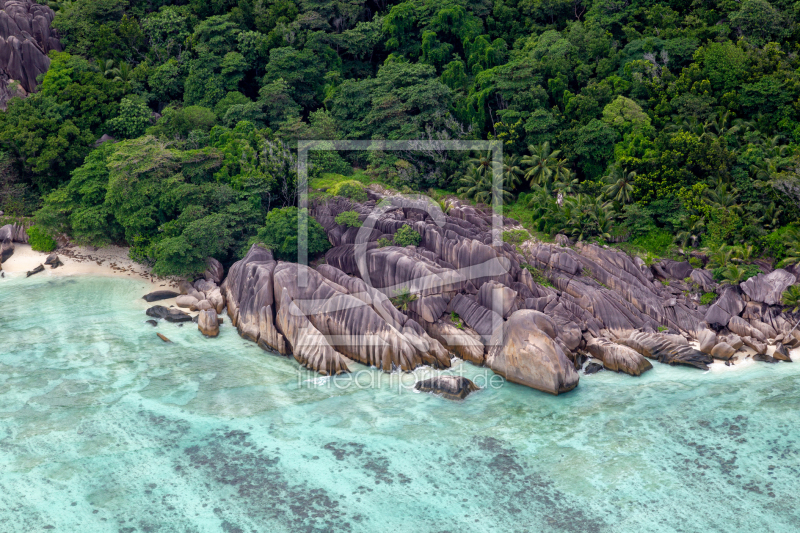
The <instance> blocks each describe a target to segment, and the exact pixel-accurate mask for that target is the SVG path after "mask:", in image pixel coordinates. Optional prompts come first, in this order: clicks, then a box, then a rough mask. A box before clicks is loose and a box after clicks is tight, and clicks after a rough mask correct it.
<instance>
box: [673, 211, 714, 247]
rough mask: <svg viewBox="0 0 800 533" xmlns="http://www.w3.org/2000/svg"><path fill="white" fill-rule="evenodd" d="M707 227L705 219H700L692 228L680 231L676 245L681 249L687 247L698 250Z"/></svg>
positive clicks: (676, 238) (676, 236) (676, 237)
mask: <svg viewBox="0 0 800 533" xmlns="http://www.w3.org/2000/svg"><path fill="white" fill-rule="evenodd" d="M705 227H706V219H705V217H700V218H698V219H697V220H696V221H695V222H694V223H693V224H692V225H691V226H688V227H687V228H686V229H683V230H681V231H679V232H678V234H677V235H675V244H677V245H678V246H680V247H681V248H685V247H687V246H692V247H693V248H696V247H697V245H698V244H699V242H700V237H701V236H702V234H703V230H705Z"/></svg>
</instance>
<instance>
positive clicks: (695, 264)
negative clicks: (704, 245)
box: [689, 257, 703, 268]
mask: <svg viewBox="0 0 800 533" xmlns="http://www.w3.org/2000/svg"><path fill="white" fill-rule="evenodd" d="M689 264H690V265H692V268H703V262H702V261H701V260H700V258H699V257H690V258H689Z"/></svg>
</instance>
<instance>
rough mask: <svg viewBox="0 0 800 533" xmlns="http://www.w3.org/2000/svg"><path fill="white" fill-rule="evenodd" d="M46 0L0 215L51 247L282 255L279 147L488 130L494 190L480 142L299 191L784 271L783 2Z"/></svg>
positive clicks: (170, 266) (791, 160) (787, 252)
mask: <svg viewBox="0 0 800 533" xmlns="http://www.w3.org/2000/svg"><path fill="white" fill-rule="evenodd" d="M50 4H51V5H52V7H53V8H54V9H55V10H56V17H55V20H54V21H53V26H54V27H55V28H56V29H57V30H58V32H59V35H60V36H61V38H62V43H63V47H64V50H65V51H64V52H62V53H55V52H53V53H51V65H50V69H49V71H48V72H47V73H46V74H45V75H43V76H42V78H41V80H40V86H39V90H38V91H37V92H35V93H32V94H30V95H29V96H28V97H27V98H25V99H19V98H14V99H12V100H11V101H10V102H9V105H8V109H7V111H6V112H4V113H0V145H2V154H1V155H2V158H0V210H3V211H5V215H9V216H14V217H31V216H32V217H34V220H35V227H36V228H39V230H41V231H42V232H44V233H46V234H47V235H48V236H49V237H50V238H55V237H57V236H60V235H67V236H69V238H70V239H71V240H73V241H75V242H78V243H81V244H92V245H96V246H102V245H106V244H110V243H117V244H125V245H128V246H130V247H131V256H132V257H133V258H135V259H137V260H139V261H142V262H147V263H149V264H152V265H154V266H155V268H156V270H157V271H158V272H159V273H163V274H188V273H192V272H195V271H197V270H198V269H202V267H203V264H204V260H205V257H207V256H213V257H216V258H218V259H220V260H221V261H223V262H225V263H230V262H232V261H234V260H236V259H238V257H239V256H240V254H241V251H242V249H243V248H244V247H246V245H247V243H249V242H252V241H253V239H256V238H257V236H259V235H260V236H264V238H267V237H269V238H270V239H274V240H273V241H271V245H273V246H276V247H277V248H278V249H281V250H283V251H282V252H281V253H289V251H290V250H292V249H295V248H296V246H295V247H293V246H292V245H291V243H287V241H285V240H281V238H280V237H279V236H277V235H278V234H279V233H280V232H279V231H277V230H276V228H274V227H270V225H272V224H277V225H278V226H281V227H282V225H283V224H284V222H285V218H286V216H287V215H286V214H285V213H288V211H283V210H284V209H287V208H294V207H296V205H297V196H298V195H297V186H296V183H297V175H296V163H297V156H296V150H295V143H296V142H297V141H298V140H302V139H332V140H351V139H362V140H365V139H416V140H425V141H434V142H435V141H441V140H459V139H461V140H471V139H489V140H496V141H499V142H501V143H502V147H503V160H502V177H503V185H502V187H501V188H500V189H499V190H495V188H494V186H493V180H492V177H493V176H492V165H491V158H490V156H488V155H487V154H486V153H477V152H475V153H460V152H448V151H444V150H437V149H419V150H408V151H399V152H383V151H379V150H375V151H361V152H357V151H352V152H342V153H337V152H333V151H318V152H312V153H310V155H309V178H310V185H311V189H312V194H315V195H316V194H317V191H319V192H322V193H323V194H324V195H333V196H336V195H339V196H345V197H348V198H351V199H353V200H356V201H364V200H366V197H367V195H366V190H365V186H366V185H368V184H371V183H380V184H382V185H384V186H388V187H392V188H394V189H396V190H398V191H400V192H422V191H428V190H434V191H435V192H436V195H437V198H436V199H437V200H439V199H441V198H444V197H446V196H447V195H461V196H462V197H464V198H467V199H469V200H472V201H474V202H480V203H484V204H495V206H496V204H497V203H498V200H499V199H502V200H503V204H504V205H503V207H502V212H503V214H504V215H506V216H509V217H512V218H514V219H516V220H518V221H519V222H520V223H521V224H522V225H523V227H524V228H525V229H526V230H528V232H529V233H530V234H531V235H532V236H533V237H535V238H539V239H544V240H551V239H553V238H555V236H556V235H558V234H563V235H565V236H566V237H568V238H569V239H571V240H572V241H573V242H575V241H587V242H598V243H601V244H606V245H609V246H613V247H617V248H620V249H622V250H625V251H626V252H628V253H632V254H636V255H639V256H640V257H641V258H642V259H643V260H644V261H645V263H646V264H652V263H653V262H654V261H656V260H657V258H661V257H672V258H680V259H681V260H688V261H690V262H692V265H693V266H695V267H698V268H699V267H703V266H706V267H708V268H711V269H712V270H713V271H714V273H715V274H714V276H715V279H718V280H719V281H723V280H724V281H728V282H730V283H734V282H736V281H737V280H745V279H747V278H748V277H750V276H752V275H755V273H757V272H756V269H757V266H756V262H757V261H766V263H767V264H769V265H771V266H772V267H775V266H779V265H780V266H791V265H793V264H795V263H798V262H800V178H799V177H798V169H800V107H798V103H797V102H798V101H800V58H799V57H798V50H797V47H796V43H797V41H798V38H800V25H798V23H797V21H798V20H800V4H798V3H797V2H793V1H790V0H769V1H768V0H742V1H741V2H730V1H728V0H710V1H707V2H689V1H683V0H674V1H673V0H671V1H668V2H656V1H653V0H630V1H626V2H612V1H609V0H547V1H544V0H511V1H507V2H506V1H500V0H493V1H488V2H482V3H476V2H466V1H464V0H445V1H444V2H439V3H433V4H431V3H427V2H423V1H422V0H404V1H396V0H393V1H391V2H377V3H376V2H374V1H372V0H370V1H366V2H350V3H347V2H340V1H338V0H320V1H315V2H296V1H293V0H287V1H272V0H220V1H214V2H202V1H198V0H181V1H177V2H165V1H162V0H158V1H151V0H148V1H146V2H145V1H143V0H103V1H102V2H98V1H93V0H75V1H72V2H51V3H50ZM103 135H106V136H110V138H109V137H105V138H104V139H105V140H106V141H107V142H103V143H99V139H100V138H101V137H102V136H103ZM497 208H498V209H499V206H497ZM272 213H280V215H276V216H277V217H278V219H280V221H278V219H270V218H269V216H270V215H272ZM276 231H277V233H276ZM408 237H412V236H410V235H409V236H408ZM402 239H404V240H403V241H402V242H406V240H405V237H402ZM412 241H413V238H412ZM412 241H408V242H409V243H412ZM395 242H397V239H395ZM398 245H402V244H400V243H398ZM285 257H288V256H285Z"/></svg>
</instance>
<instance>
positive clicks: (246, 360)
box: [0, 274, 800, 533]
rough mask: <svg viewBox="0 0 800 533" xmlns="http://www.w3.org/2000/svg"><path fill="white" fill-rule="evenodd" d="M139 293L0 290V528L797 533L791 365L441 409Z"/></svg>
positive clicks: (655, 374) (491, 398)
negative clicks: (171, 314)
mask: <svg viewBox="0 0 800 533" xmlns="http://www.w3.org/2000/svg"><path fill="white" fill-rule="evenodd" d="M144 292H145V288H144V284H143V283H141V282H137V281H133V280H126V279H111V278H97V277H94V278H89V277H76V278H54V277H51V276H47V275H45V274H40V275H39V276H37V277H34V278H30V279H23V278H19V277H17V278H13V279H0V317H1V318H0V320H1V321H0V531H2V532H26V533H27V532H30V531H51V530H55V531H68V532H72V531H81V532H94V531H98V532H106V531H108V532H173V531H174V532H217V531H224V532H262V531H264V532H280V531H292V532H295V531H309V532H310V531H336V532H338V531H354V532H356V531H364V532H377V531H390V532H400V531H402V532H445V531H453V532H455V531H486V532H506V531H508V532H517V531H519V532H523V531H529V532H550V531H552V532H571V531H576V532H638V531H654V532H678V531H683V532H692V531H702V532H714V531H720V532H722V531H724V532H734V531H770V532H783V531H786V532H790V531H791V532H794V531H798V530H800V510H798V504H799V503H800V496H799V495H798V492H800V442H799V441H800V416H798V406H799V405H800V364H798V363H794V364H785V363H781V364H778V365H767V364H753V365H752V366H750V367H749V368H737V369H735V370H728V369H725V368H724V367H723V368H722V369H717V370H716V371H712V372H709V373H703V372H699V371H696V370H692V369H681V368H674V367H667V366H664V365H656V366H655V368H654V370H652V371H650V372H648V373H647V374H645V375H644V376H643V377H641V378H632V377H630V376H627V375H622V374H613V373H610V372H600V373H598V374H595V375H592V376H582V377H581V383H580V385H579V386H578V388H577V389H576V390H575V391H573V392H571V393H569V394H567V395H563V396H560V397H552V396H549V395H546V394H542V393H539V392H537V391H533V390H530V389H527V388H524V387H520V386H516V385H512V384H505V385H503V386H501V387H498V388H486V389H484V390H482V391H480V392H479V393H476V394H473V395H472V396H470V397H469V398H467V400H466V401H463V402H450V401H447V400H444V399H441V398H438V397H435V396H432V395H429V394H417V393H413V392H409V391H408V390H405V389H401V388H400V387H399V386H398V384H397V380H398V379H399V376H398V375H396V374H395V375H393V376H392V378H393V380H392V381H393V383H390V382H389V376H386V375H384V374H382V373H380V372H377V371H373V370H368V369H365V368H364V367H361V366H356V368H355V369H354V370H361V371H363V372H360V373H359V374H358V375H357V376H356V377H353V376H350V377H344V378H341V377H340V378H336V379H334V380H329V379H318V378H317V376H316V375H314V374H311V373H308V372H306V371H303V370H301V369H299V368H298V366H297V365H296V364H295V363H294V360H293V359H289V358H283V357H280V356H276V355H271V354H269V353H266V352H264V351H262V350H260V349H259V348H258V347H256V346H255V345H253V344H252V343H248V342H245V341H243V340H242V339H240V338H239V337H238V335H237V334H236V332H235V330H234V329H233V328H231V327H230V325H229V324H227V320H226V324H225V325H224V326H223V328H222V332H221V335H220V337H219V338H217V339H206V338H204V337H202V336H201V335H200V334H199V332H198V331H197V329H196V327H195V326H194V325H193V324H187V325H186V326H184V327H182V328H181V327H177V326H176V325H174V324H167V323H161V324H159V326H158V328H156V329H154V328H152V327H151V326H149V325H147V324H145V323H144V320H145V319H146V317H145V315H144V310H145V309H146V307H147V305H148V304H146V303H145V302H144V301H143V300H141V299H140V297H141V295H142V294H143V293H144ZM156 331H158V332H161V333H164V334H165V335H166V336H167V337H169V338H170V339H171V340H172V341H173V344H164V343H162V342H161V341H160V340H159V339H158V338H157V337H156V335H155V332H156ZM463 371H464V373H465V375H467V376H469V377H473V378H475V379H478V380H480V379H484V378H485V377H486V376H487V374H485V371H484V369H479V368H476V367H473V366H470V365H464V366H463ZM491 375H492V374H491V372H489V373H488V376H491ZM381 378H382V379H381ZM355 379H357V381H358V383H359V384H360V385H358V386H356V385H355V384H354V380H355ZM405 379H406V381H407V382H408V383H407V384H410V383H411V380H410V378H409V377H408V376H407V377H406V378H405ZM496 379H497V378H496ZM370 382H372V383H373V384H374V386H372V387H370V386H369V384H370Z"/></svg>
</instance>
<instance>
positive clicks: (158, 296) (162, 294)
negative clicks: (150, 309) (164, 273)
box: [142, 291, 180, 302]
mask: <svg viewBox="0 0 800 533" xmlns="http://www.w3.org/2000/svg"><path fill="white" fill-rule="evenodd" d="M178 296H180V294H178V293H177V292H175V291H153V292H151V293H148V294H145V295H144V296H142V300H144V301H145V302H157V301H159V300H169V299H170V298H177V297H178Z"/></svg>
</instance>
